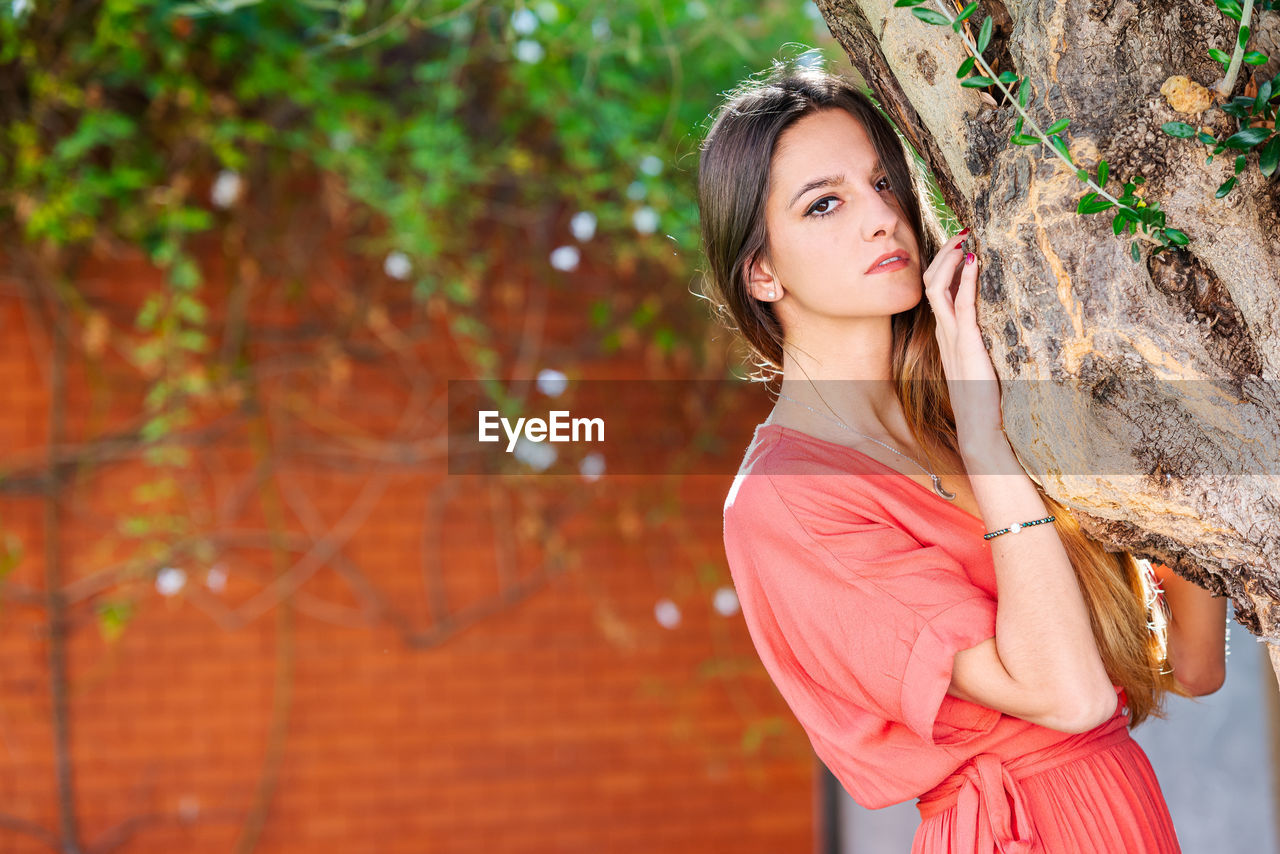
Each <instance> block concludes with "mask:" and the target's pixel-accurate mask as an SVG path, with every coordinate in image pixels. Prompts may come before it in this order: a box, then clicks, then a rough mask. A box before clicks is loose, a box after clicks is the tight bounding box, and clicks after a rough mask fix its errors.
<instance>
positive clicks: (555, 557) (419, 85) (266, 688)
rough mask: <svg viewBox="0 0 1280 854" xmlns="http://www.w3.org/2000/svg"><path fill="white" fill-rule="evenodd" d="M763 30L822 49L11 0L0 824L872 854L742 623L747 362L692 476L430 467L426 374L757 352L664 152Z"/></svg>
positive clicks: (756, 14) (1, 6) (596, 11)
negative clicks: (714, 286) (737, 494)
mask: <svg viewBox="0 0 1280 854" xmlns="http://www.w3.org/2000/svg"><path fill="white" fill-rule="evenodd" d="M777 58H790V59H795V60H797V61H801V62H819V61H825V62H827V64H828V65H830V66H831V67H833V68H834V69H835V70H837V71H844V72H846V73H852V71H851V69H850V68H849V67H848V65H847V61H846V60H845V59H844V57H843V55H842V54H841V52H840V50H839V48H838V47H836V46H835V45H834V43H833V42H832V40H831V38H830V35H829V33H828V31H827V28H826V25H825V24H824V23H823V22H822V21H821V20H820V17H819V15H818V14H817V10H816V8H815V7H814V6H813V4H812V3H811V2H801V0H786V2H781V1H780V0H776V1H775V0H765V2H740V0H727V2H718V3H714V4H713V3H710V2H700V0H687V1H686V0H635V1H634V2H632V0H618V1H617V2H589V0H580V2H556V0H536V2H514V3H511V2H506V3H500V2H478V0H461V2H459V0H452V2H449V3H442V2H438V0H393V1H389V2H380V0H280V2H267V0H209V1H208V2H195V3H173V2H163V3H162V2H145V0H102V2H73V1H72V0H50V2H41V1H40V0H5V2H2V3H0V123H2V126H0V210H2V211H3V216H0V258H2V259H3V264H2V265H0V404H2V405H0V852H47V851H59V852H94V854H106V852H129V853H130V854H135V852H136V854H141V852H178V851H182V852H186V851H190V852H201V854H203V852H210V854H212V853H213V852H219V854H221V852H236V854H247V852H264V854H265V853H266V852H271V853H272V854H275V852H295V851H296V852H365V851H369V852H558V851H563V852H579V851H581V852H586V851H592V852H598V851H608V852H629V851H636V852H641V851H644V852H653V851H664V852H681V851H699V852H703V851H734V852H738V854H747V853H748V852H784V851H785V852H793V851H805V852H807V851H824V852H825V851H835V850H840V848H839V846H843V850H853V848H851V847H850V846H853V845H855V840H857V839H859V838H861V839H863V840H864V841H863V842H861V843H858V847H857V850H858V851H860V852H861V851H872V852H878V851H890V850H904V849H902V848H901V846H902V844H903V843H902V841H901V837H902V834H903V833H904V832H905V833H906V834H907V837H906V838H907V839H908V840H909V832H910V829H911V827H912V826H913V824H912V822H911V820H910V817H909V816H908V817H907V818H906V819H900V820H899V821H898V826H897V828H896V829H895V830H892V831H884V832H885V833H889V834H890V836H883V837H880V838H875V839H874V841H873V837H871V836H867V834H868V833H871V832H873V831H875V825H874V824H873V822H874V821H875V820H876V819H875V818H874V817H872V816H871V815H870V814H868V813H866V811H862V812H859V811H858V809H857V808H856V807H855V806H853V805H851V804H850V803H848V802H847V800H846V801H845V802H844V803H843V804H841V802H840V799H841V797H842V796H843V792H842V791H841V790H839V788H838V785H837V784H834V782H833V781H832V780H831V778H830V777H829V775H827V774H826V773H825V770H824V769H822V768H821V766H820V765H818V764H817V763H816V761H815V759H814V757H813V754H812V750H811V748H810V746H809V743H808V740H807V738H806V737H805V736H804V733H803V731H802V730H800V728H799V727H798V725H797V724H796V723H795V721H794V719H793V718H792V717H791V715H790V713H789V712H788V710H787V709H786V706H785V704H783V702H782V701H781V698H780V697H779V695H778V694H777V692H776V690H775V689H774V688H773V686H772V684H771V683H770V682H769V680H768V677H767V674H765V672H764V670H763V668H762V667H761V666H760V665H759V662H758V659H757V658H756V656H755V653H754V650H753V648H752V646H751V643H750V639H749V637H748V635H747V632H746V629H745V626H744V624H743V622H742V619H741V614H740V612H739V610H738V603H737V599H736V597H735V596H734V592H733V587H732V584H731V581H730V578H729V574H728V570H727V567H726V565H725V561H724V553H723V547H722V544H721V507H722V503H723V500H724V496H725V493H726V492H727V489H728V486H729V482H730V480H731V477H732V472H733V470H734V469H735V468H736V466H737V461H738V460H739V459H740V457H741V453H742V451H743V450H744V449H745V446H746V443H747V441H748V440H749V438H750V435H751V430H752V428H753V427H754V425H755V424H756V423H758V422H759V421H760V420H761V419H762V418H763V417H764V415H765V414H766V413H767V410H768V401H767V400H766V399H765V397H764V395H763V394H761V393H760V392H759V390H758V389H757V388H756V387H753V386H751V385H750V384H748V383H738V384H734V383H730V382H724V383H719V384H718V385H719V386H720V387H722V388H723V389H724V392H725V393H724V394H723V395H722V398H723V399H716V400H710V401H709V400H706V399H700V400H698V401H697V403H698V405H700V406H704V407H706V409H705V414H704V415H703V420H704V422H705V423H704V425H703V426H704V427H705V431H704V434H703V435H702V436H701V438H700V444H699V446H698V449H697V450H698V453H699V454H701V455H703V456H704V457H712V458H716V459H719V460H721V461H723V464H722V466H721V468H720V470H721V471H722V472H723V474H720V475H706V474H697V475H691V474H687V473H686V472H684V471H682V470H681V469H680V468H679V467H678V466H674V465H673V466H670V467H666V468H662V469H661V470H659V471H655V472H654V473H653V474H652V475H650V476H639V475H617V474H611V473H610V469H609V459H608V458H607V457H605V456H603V455H601V454H598V453H585V454H582V455H581V456H580V457H579V458H575V459H574V460H573V466H574V469H575V470H576V471H575V473H574V474H572V475H571V476H556V477H551V476H546V475H543V474H541V472H543V471H545V470H546V467H547V466H548V465H549V463H550V461H549V460H548V459H546V457H545V455H544V454H542V453H541V452H538V451H537V450H536V449H530V448H527V447H522V448H521V449H520V451H521V452H520V453H518V454H517V455H516V456H515V460H516V462H515V463H514V464H513V468H512V470H511V471H510V472H509V473H507V474H503V475H486V476H471V475H460V474H451V473H450V469H449V456H448V451H449V445H450V434H449V426H448V425H449V421H448V405H449V388H450V387H449V383H450V381H467V382H469V383H472V384H474V385H476V386H478V387H481V388H483V389H484V390H485V391H486V392H487V393H488V394H489V395H490V398H491V399H492V400H493V402H494V404H495V408H498V409H501V410H502V411H503V412H504V413H520V412H531V413H532V412H545V411H546V409H548V408H549V407H551V406H559V405H560V404H559V403H557V401H564V400H567V399H569V398H570V397H571V395H572V393H573V388H574V384H575V382H579V381H581V380H585V379H590V380H619V381H621V380H726V379H730V378H733V377H739V378H740V377H742V376H744V375H745V373H746V372H745V371H744V369H743V364H742V360H741V356H742V354H741V352H740V351H737V350H735V349H734V348H733V347H732V346H731V339H730V338H729V337H728V335H727V334H725V333H723V332H722V331H720V330H718V329H717V328H716V326H715V325H714V323H713V322H712V320H711V317H710V312H709V311H708V309H707V306H706V304H705V302H704V301H703V300H700V299H698V298H697V292H698V283H697V271H698V266H699V259H698V253H697V211H696V206H695V204H694V195H693V187H694V179H695V175H696V164H697V146H698V141H699V140H700V138H701V135H702V133H703V132H704V131H705V128H706V126H707V122H708V120H709V117H710V113H711V111H712V110H713V109H714V107H715V105H716V103H717V102H718V100H719V99H720V97H721V95H722V93H724V92H725V91H727V90H729V89H730V88H732V87H733V86H734V85H736V84H737V83H738V82H739V81H741V80H742V79H744V78H745V77H747V76H748V75H751V74H753V73H757V72H759V71H761V70H762V69H765V68H767V66H768V64H769V63H770V62H771V61H772V60H774V59H777ZM943 213H944V216H945V211H943ZM689 388H690V389H693V388H700V387H698V386H693V385H690V386H689ZM699 411H700V412H701V411H702V410H699ZM652 415H653V414H652V412H650V411H647V410H646V409H645V408H644V406H643V404H642V402H640V401H637V403H636V411H635V417H636V419H637V420H640V419H644V418H650V417H652ZM1237 637H1239V634H1238V633H1237ZM1246 642H1247V641H1246ZM1235 660H1236V661H1238V660H1239V659H1238V658H1237V659H1235ZM1257 673H1258V669H1257V668H1254V670H1253V671H1249V670H1247V668H1246V672H1244V673H1237V672H1235V671H1234V670H1233V671H1232V673H1231V675H1230V676H1229V678H1228V681H1229V683H1230V682H1231V681H1232V680H1241V679H1243V680H1245V682H1244V684H1246V685H1257V684H1260V683H1259V682H1258V679H1259V676H1258V675H1257ZM1223 696H1226V695H1225V694H1224V695H1223ZM1264 697H1265V693H1264V692H1261V691H1255V692H1253V693H1248V692H1246V697H1245V699H1243V700H1232V701H1231V702H1232V703H1237V704H1241V705H1223V706H1220V707H1219V708H1222V709H1224V710H1225V711H1224V713H1223V714H1224V715H1225V719H1226V720H1230V721H1236V722H1239V721H1240V720H1242V719H1243V718H1241V717H1240V716H1239V714H1237V712H1238V710H1239V709H1244V710H1245V713H1244V714H1245V715H1246V718H1247V719H1248V720H1250V721H1253V723H1252V724H1251V725H1250V726H1251V727H1252V728H1241V726H1234V727H1225V729H1231V730H1232V731H1233V732H1234V733H1235V734H1236V737H1237V738H1239V737H1240V736H1239V734H1240V733H1245V734H1246V736H1247V743H1248V744H1249V745H1251V746H1253V748H1254V749H1253V750H1252V751H1251V752H1250V751H1246V752H1247V753H1249V755H1248V756H1246V757H1244V759H1243V760H1242V761H1243V764H1239V763H1240V762H1241V760H1237V759H1234V758H1233V759H1231V762H1232V763H1233V764H1232V765H1231V767H1230V772H1229V773H1224V774H1223V776H1222V777H1221V779H1220V780H1218V782H1216V783H1215V786H1216V787H1218V788H1219V789H1220V790H1221V791H1223V792H1236V791H1237V788H1238V789H1239V790H1240V791H1245V790H1247V791H1249V792H1254V793H1260V794H1259V798H1260V799H1261V800H1257V801H1241V800H1239V799H1238V798H1237V797H1235V796H1234V795H1233V796H1232V798H1231V799H1230V803H1235V804H1242V805H1246V806H1247V807H1248V809H1250V810H1252V809H1257V810H1260V811H1261V812H1260V813H1259V814H1256V815H1253V816H1250V817H1249V818H1247V819H1245V820H1243V824H1244V825H1245V826H1248V827H1251V828H1267V827H1270V826H1271V825H1270V824H1269V822H1270V821H1271V819H1270V818H1264V816H1268V815H1270V814H1273V813H1274V812H1275V810H1274V804H1275V796H1274V783H1273V782H1272V779H1271V777H1270V776H1269V768H1270V761H1269V758H1268V757H1269V755H1270V754H1269V753H1268V752H1267V751H1268V750H1270V749H1271V748H1270V747H1269V745H1271V744H1274V727H1273V725H1272V724H1271V723H1270V722H1271V721H1272V720H1273V719H1274V714H1273V713H1272V712H1270V711H1266V710H1267V709H1269V708H1270V707H1266V706H1265V705H1264ZM1216 698H1217V695H1215V698H1209V700H1208V701H1206V702H1213V701H1215V700H1216ZM1187 702H1190V701H1187ZM1173 714H1174V715H1175V716H1176V715H1177V714H1179V711H1178V708H1177V707H1176V705H1175V707H1174V709H1173ZM1248 715H1253V717H1248ZM1214 737H1216V736H1211V735H1204V736H1203V739H1204V742H1205V743H1206V744H1207V745H1209V747H1208V750H1207V752H1208V753H1209V754H1219V756H1218V757H1217V758H1212V757H1206V756H1204V755H1201V754H1196V756H1195V758H1193V759H1190V760H1188V764H1186V766H1185V767H1184V768H1183V769H1182V770H1175V771H1171V772H1169V773H1170V775H1173V776H1177V777H1178V779H1183V777H1182V776H1181V775H1182V774H1184V772H1185V773H1186V774H1188V775H1189V776H1188V777H1187V778H1186V779H1197V778H1196V777H1195V776H1194V775H1196V774H1204V773H1206V769H1211V768H1221V767H1223V765H1224V762H1223V761H1222V760H1221V757H1220V754H1221V753H1222V751H1215V750H1214V749H1213V744H1215V742H1214V741H1213V740H1212V739H1213V738H1214ZM1233 756H1234V755H1233ZM1250 762H1252V763H1253V764H1250ZM1246 778H1247V779H1248V783H1247V784H1240V785H1239V786H1238V787H1237V788H1233V787H1234V786H1237V782H1236V781H1240V780H1243V779H1246ZM1162 779H1164V772H1163V771H1162ZM1166 788H1167V790H1168V788H1169V786H1168V784H1166ZM845 797H846V798H847V796H845ZM1193 797H1194V793H1193ZM1267 798H1270V800H1269V801H1268V800H1267ZM1255 805H1256V806H1255ZM1171 806H1173V807H1174V812H1175V816H1176V817H1177V818H1178V820H1179V821H1180V831H1181V829H1182V824H1181V822H1182V821H1186V820H1188V818H1185V817H1184V816H1186V817H1190V820H1194V821H1200V822H1202V824H1201V826H1202V827H1203V828H1206V829H1207V832H1208V833H1209V838H1217V839H1221V838H1223V837H1221V836H1220V835H1218V836H1215V835H1214V834H1215V833H1217V831H1214V830H1213V827H1214V825H1212V824H1211V823H1210V824H1203V822H1206V821H1208V822H1212V821H1213V819H1212V817H1211V816H1209V817H1206V816H1203V815H1193V813H1200V812H1205V811H1203V810H1199V811H1197V810H1195V809H1194V804H1193V807H1192V809H1190V810H1188V811H1186V812H1184V813H1183V815H1179V811H1178V808H1177V805H1176V804H1174V803H1173V802H1172V801H1171ZM908 809H910V810H912V811H913V810H914V808H912V807H910V805H908ZM1224 809H1225V808H1224ZM884 815H885V814H884V813H882V814H881V816H880V818H883V817H884ZM1233 821H1235V819H1233ZM1236 824H1237V825H1239V824H1241V822H1240V821H1236ZM904 828H905V831H904ZM877 832H878V831H877ZM1260 832H1265V833H1270V831H1260ZM895 833H896V834H897V836H896V837H892V834H895ZM859 834H861V836H859ZM891 837H892V838H893V839H894V841H893V842H890V841H889V839H890V838H891ZM1272 838H1273V837H1270V836H1269V837H1267V839H1272ZM1187 850H1188V851H1192V850H1197V849H1192V848H1190V847H1188V849H1187ZM1248 850H1259V849H1256V848H1251V849H1248Z"/></svg>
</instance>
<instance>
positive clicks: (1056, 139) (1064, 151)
mask: <svg viewBox="0 0 1280 854" xmlns="http://www.w3.org/2000/svg"><path fill="white" fill-rule="evenodd" d="M1049 142H1050V143H1052V144H1053V147H1054V148H1056V149H1058V153H1059V154H1061V155H1062V156H1063V157H1065V158H1067V162H1068V163H1074V162H1075V161H1073V160H1072V159H1071V151H1070V149H1068V148H1067V144H1066V143H1065V142H1063V141H1062V137H1060V136H1056V135H1055V136H1051V137H1049Z"/></svg>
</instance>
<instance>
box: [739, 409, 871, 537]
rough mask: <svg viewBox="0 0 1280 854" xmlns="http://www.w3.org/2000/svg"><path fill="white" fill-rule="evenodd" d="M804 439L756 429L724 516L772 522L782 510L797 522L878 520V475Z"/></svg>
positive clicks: (781, 430)
mask: <svg viewBox="0 0 1280 854" xmlns="http://www.w3.org/2000/svg"><path fill="white" fill-rule="evenodd" d="M809 439H810V437H808V436H806V435H805V434H803V433H800V432H798V431H796V430H792V429H790V428H787V427H782V426H779V425H776V424H768V423H766V424H760V425H758V426H757V427H756V430H755V433H754V435H753V437H752V440H751V444H750V445H749V446H748V447H747V451H746V454H745V455H744V457H743V460H742V465H741V466H740V467H739V468H738V473H737V475H736V476H735V477H734V481H733V485H732V487H730V490H729V494H728V495H727V496H726V499H725V513H726V516H727V515H728V514H730V513H734V514H737V515H739V516H743V517H756V516H761V517H765V518H772V516H773V515H774V514H777V513H778V511H779V510H783V509H785V511H787V513H786V515H789V516H791V517H793V518H796V519H797V520H798V521H799V520H803V519H805V518H809V517H812V516H814V515H818V516H823V517H826V516H830V515H832V514H833V513H834V514H838V515H839V516H841V517H842V518H844V519H846V520H847V519H849V518H851V517H853V516H858V517H866V518H868V519H871V518H881V517H882V515H883V514H882V512H881V507H880V502H879V501H878V500H877V498H876V484H877V480H878V478H877V476H876V475H877V474H878V472H876V471H875V470H874V469H873V468H871V467H867V466H865V465H863V464H862V462H861V461H860V460H859V459H858V458H857V456H856V454H854V453H852V452H851V453H847V454H846V453H842V452H841V450H840V448H838V447H831V445H832V443H829V442H825V441H822V440H816V439H815V440H812V441H810V440H809ZM845 450H848V449H845Z"/></svg>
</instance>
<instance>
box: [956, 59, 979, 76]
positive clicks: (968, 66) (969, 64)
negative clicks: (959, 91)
mask: <svg viewBox="0 0 1280 854" xmlns="http://www.w3.org/2000/svg"><path fill="white" fill-rule="evenodd" d="M974 61H975V59H974V57H972V56H970V57H967V58H966V59H965V61H964V62H962V63H960V67H959V68H957V69H956V79H957V80H962V79H964V76H965V75H966V74H968V73H969V72H970V71H972V70H973V63H974Z"/></svg>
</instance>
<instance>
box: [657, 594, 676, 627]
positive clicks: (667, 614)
mask: <svg viewBox="0 0 1280 854" xmlns="http://www.w3.org/2000/svg"><path fill="white" fill-rule="evenodd" d="M653 616H654V619H656V620H657V621H658V624H659V625H661V626H662V627H663V628H664V629H674V628H675V627H676V626H678V625H680V606H679V605H677V604H676V603H675V602H672V601H671V600H670V599H659V600H658V604H656V605H654V606H653Z"/></svg>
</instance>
